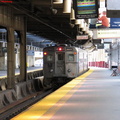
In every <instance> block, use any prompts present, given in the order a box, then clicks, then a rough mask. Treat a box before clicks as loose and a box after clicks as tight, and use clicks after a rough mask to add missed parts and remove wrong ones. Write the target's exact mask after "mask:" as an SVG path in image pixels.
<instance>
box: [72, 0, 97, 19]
mask: <svg viewBox="0 0 120 120" xmlns="http://www.w3.org/2000/svg"><path fill="white" fill-rule="evenodd" d="M97 1H98V0H74V9H75V17H76V19H85V18H98V3H97Z"/></svg>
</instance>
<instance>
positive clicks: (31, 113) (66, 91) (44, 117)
mask: <svg viewBox="0 0 120 120" xmlns="http://www.w3.org/2000/svg"><path fill="white" fill-rule="evenodd" d="M92 72H93V70H89V71H88V72H87V73H85V74H83V75H81V76H79V77H77V78H75V79H73V80H72V81H71V82H69V83H68V84H66V85H64V86H63V87H61V88H60V89H58V90H56V91H55V92H53V93H52V94H50V95H48V96H46V97H45V98H44V99H43V100H41V101H39V102H37V103H36V104H34V105H32V106H31V107H30V108H28V109H27V110H25V111H24V112H22V113H21V114H19V115H18V116H16V117H14V118H12V119H11V120H49V119H50V118H51V117H52V116H53V115H54V114H55V112H56V111H57V110H58V109H59V108H60V107H61V106H62V105H63V104H64V103H65V102H66V101H67V100H68V99H69V98H70V97H71V96H72V95H73V93H74V92H75V91H72V90H71V89H74V88H75V87H77V86H78V85H81V84H82V83H83V82H81V81H83V80H84V78H85V77H87V76H88V75H90V74H91V73H92ZM54 106H55V109H54V108H53V107H54ZM48 111H49V113H48Z"/></svg>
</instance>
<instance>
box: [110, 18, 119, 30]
mask: <svg viewBox="0 0 120 120" xmlns="http://www.w3.org/2000/svg"><path fill="white" fill-rule="evenodd" d="M110 28H120V18H110Z"/></svg>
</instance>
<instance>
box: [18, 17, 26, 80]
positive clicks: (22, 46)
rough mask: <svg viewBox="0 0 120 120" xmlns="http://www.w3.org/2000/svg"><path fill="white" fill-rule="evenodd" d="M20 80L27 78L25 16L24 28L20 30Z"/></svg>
mask: <svg viewBox="0 0 120 120" xmlns="http://www.w3.org/2000/svg"><path fill="white" fill-rule="evenodd" d="M20 37H21V39H20V81H21V82H22V81H26V80H27V60H26V57H27V56H26V18H25V19H24V30H23V31H20Z"/></svg>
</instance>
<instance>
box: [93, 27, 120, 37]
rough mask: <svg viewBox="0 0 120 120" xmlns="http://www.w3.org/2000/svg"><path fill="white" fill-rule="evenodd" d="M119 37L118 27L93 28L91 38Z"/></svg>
mask: <svg viewBox="0 0 120 120" xmlns="http://www.w3.org/2000/svg"><path fill="white" fill-rule="evenodd" d="M111 38H120V29H116V28H115V29H109V28H108V29H96V30H93V39H111Z"/></svg>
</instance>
